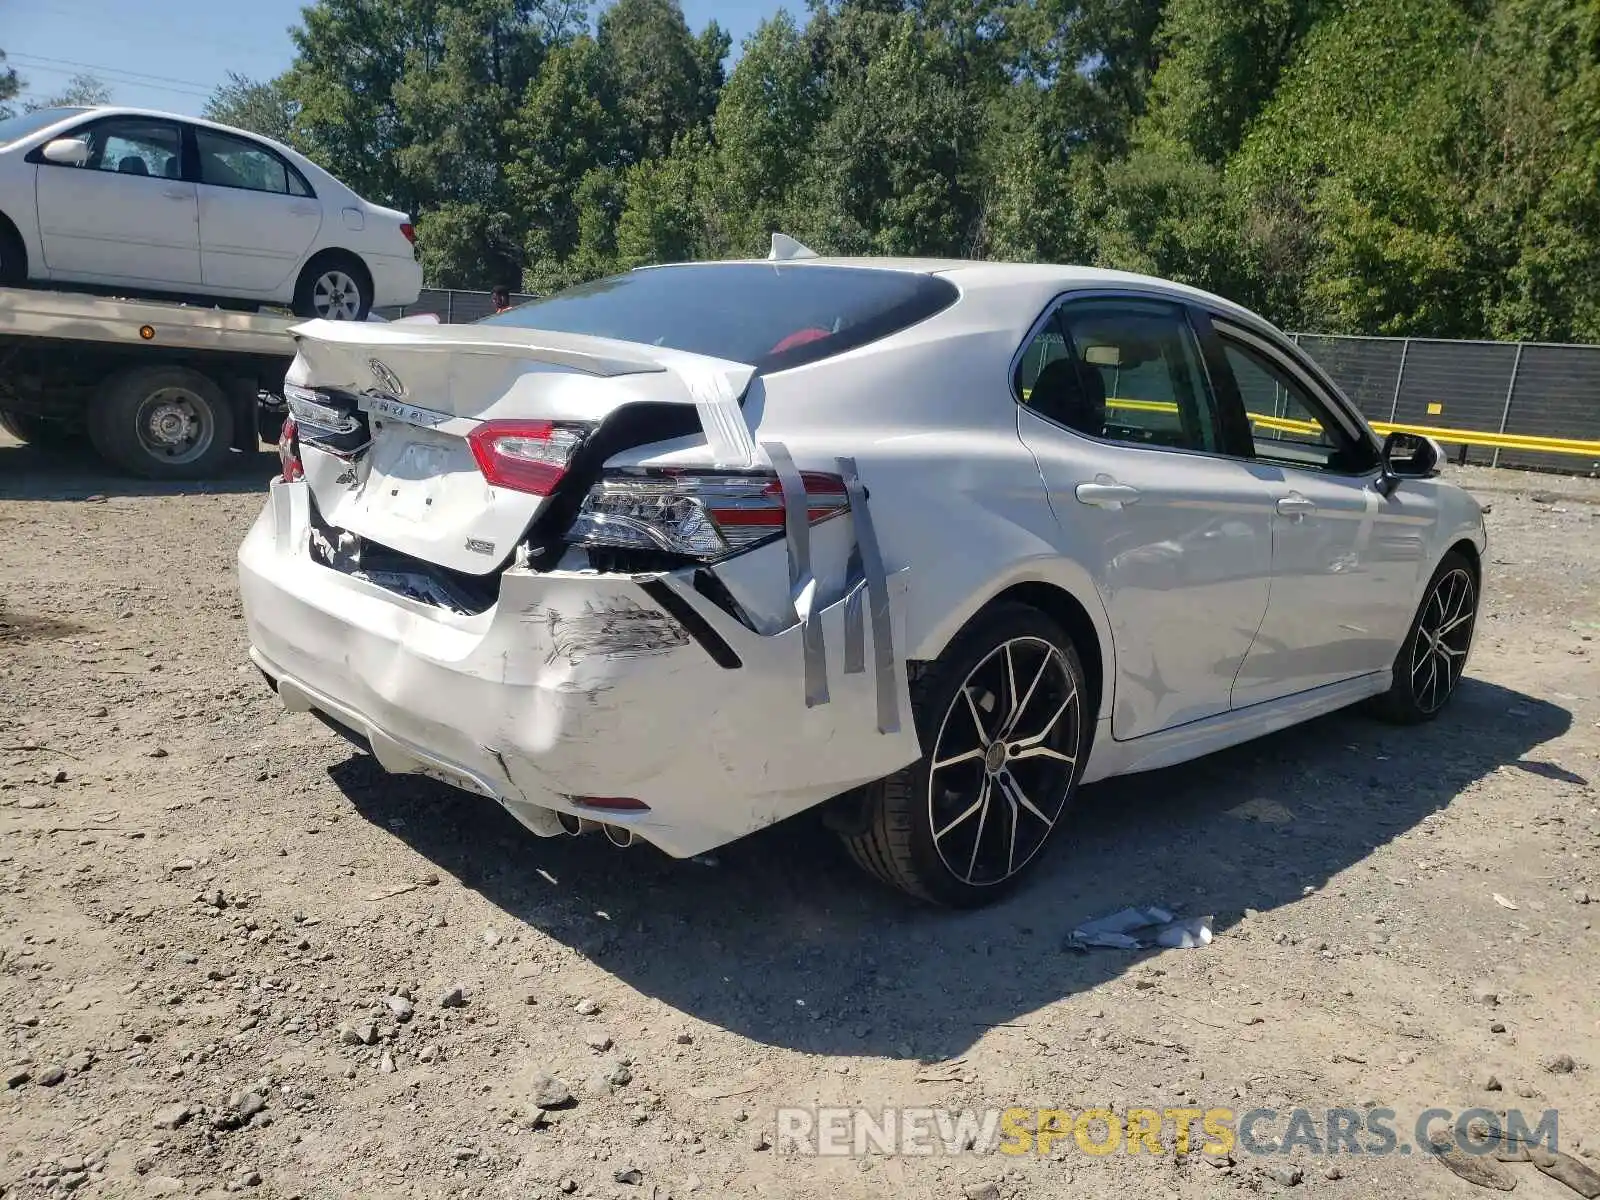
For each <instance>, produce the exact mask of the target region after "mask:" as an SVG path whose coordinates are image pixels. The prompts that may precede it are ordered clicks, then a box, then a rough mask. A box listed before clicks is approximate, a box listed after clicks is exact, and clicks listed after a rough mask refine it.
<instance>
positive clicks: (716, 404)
mask: <svg viewBox="0 0 1600 1200" xmlns="http://www.w3.org/2000/svg"><path fill="white" fill-rule="evenodd" d="M673 369H674V370H676V371H677V373H678V378H680V379H682V380H683V383H684V386H685V387H687V388H688V389H689V394H690V395H691V396H693V397H694V403H695V410H696V411H697V412H698V413H699V414H700V424H701V426H702V427H704V429H705V431H706V443H707V444H708V445H709V446H710V447H711V455H712V458H713V459H714V463H713V465H715V466H716V467H719V468H722V467H736V468H738V469H740V470H749V469H750V468H751V467H754V466H756V465H757V461H758V460H757V455H756V439H755V438H754V437H753V436H752V435H751V433H750V423H749V422H748V421H746V420H745V419H744V410H743V409H742V408H740V407H739V391H738V390H736V389H735V387H734V382H733V380H731V379H729V378H728V376H727V374H726V373H725V372H723V371H719V370H717V369H716V368H714V367H704V366H700V365H699V364H687V363H680V364H674V366H673Z"/></svg>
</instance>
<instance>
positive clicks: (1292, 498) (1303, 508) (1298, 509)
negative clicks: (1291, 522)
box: [1278, 492, 1317, 517]
mask: <svg viewBox="0 0 1600 1200" xmlns="http://www.w3.org/2000/svg"><path fill="white" fill-rule="evenodd" d="M1316 511H1317V502H1316V501H1315V500H1308V499H1307V498H1306V497H1304V496H1302V495H1301V494H1300V493H1299V492H1295V493H1293V494H1291V495H1288V496H1284V497H1283V498H1282V499H1280V500H1279V501H1278V515H1279V516H1284V517H1305V516H1309V515H1310V514H1312V513H1314V512H1316Z"/></svg>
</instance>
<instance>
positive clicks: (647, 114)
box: [598, 0, 726, 162]
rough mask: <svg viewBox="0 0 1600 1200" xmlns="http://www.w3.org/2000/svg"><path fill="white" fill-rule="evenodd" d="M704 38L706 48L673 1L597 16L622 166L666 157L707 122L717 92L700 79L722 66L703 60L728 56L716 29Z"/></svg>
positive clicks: (629, 3) (643, 2) (644, 2)
mask: <svg viewBox="0 0 1600 1200" xmlns="http://www.w3.org/2000/svg"><path fill="white" fill-rule="evenodd" d="M707 36H708V38H709V43H708V44H707V45H702V44H700V43H697V42H696V40H695V39H694V37H693V36H692V35H691V34H690V33H689V26H688V23H687V22H686V21H685V20H684V19H683V8H682V7H681V6H680V5H679V3H678V0H616V2H615V3H614V4H612V5H611V7H609V8H607V9H606V10H605V11H604V12H602V13H601V14H600V29H599V38H598V42H599V46H600V48H601V50H602V51H604V53H605V55H606V57H607V59H608V61H609V64H610V69H611V71H612V73H613V78H614V80H615V85H616V97H617V104H618V109H617V112H618V115H619V116H620V118H621V124H622V130H621V135H622V136H621V148H622V151H623V154H624V155H625V156H626V160H627V161H629V162H643V161H645V160H646V159H651V158H661V157H664V156H665V155H666V154H668V153H669V152H670V151H671V149H672V145H673V143H674V142H675V141H676V140H677V139H678V138H679V137H680V136H681V135H683V134H684V133H687V132H688V131H689V130H690V129H691V128H693V127H695V126H696V125H698V124H701V123H702V122H703V121H705V120H706V119H707V118H709V116H710V112H709V111H708V102H710V103H714V100H715V88H714V87H710V88H709V90H708V84H709V83H710V81H709V80H706V79H704V78H703V72H704V71H705V70H707V69H708V68H710V67H713V66H714V67H715V68H716V70H717V71H719V72H720V70H721V59H720V56H719V57H718V60H717V62H716V63H714V64H711V63H705V62H703V61H702V55H705V54H707V53H710V52H711V51H714V50H715V49H716V47H717V45H718V44H720V45H721V46H722V48H723V51H724V53H725V52H726V35H723V34H722V32H721V30H720V29H719V28H717V26H715V25H713V26H712V27H711V28H710V29H709V30H707Z"/></svg>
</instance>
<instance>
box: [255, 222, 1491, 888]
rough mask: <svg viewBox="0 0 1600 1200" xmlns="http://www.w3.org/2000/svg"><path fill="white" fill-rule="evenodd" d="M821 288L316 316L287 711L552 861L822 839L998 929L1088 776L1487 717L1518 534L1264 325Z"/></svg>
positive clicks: (1032, 285) (638, 294)
mask: <svg viewBox="0 0 1600 1200" xmlns="http://www.w3.org/2000/svg"><path fill="white" fill-rule="evenodd" d="M778 253H779V252H778V251H777V250H775V255H776V254H778ZM783 255H784V256H783V257H782V258H778V259H775V260H769V261H752V262H717V263H691V264H684V265H677V266H664V267H654V268H647V269H642V270H638V271H634V272H631V273H629V274H626V275H622V276H618V277H616V278H611V279H605V280H602V281H600V282H597V283H591V284H585V285H583V286H580V287H575V288H572V289H571V290H568V291H565V292H562V293H559V294H556V295H554V296H551V297H549V298H547V299H543V300H538V301H535V302H532V303H529V304H525V305H523V306H521V307H519V308H515V309H512V310H510V311H509V312H506V313H503V314H500V315H498V316H495V317H492V318H490V319H488V320H486V321H483V322H480V323H478V324H476V325H471V326H454V327H452V326H441V325H413V324H411V323H409V322H405V321H399V322H394V323H391V324H387V325H381V326H365V325H349V324H332V323H328V322H320V321H313V322H310V323H307V324H305V325H301V326H299V327H298V329H297V331H296V334H295V336H296V339H297V342H298V349H299V354H298V357H297V358H296V360H295V362H294V365H293V367H292V368H291V370H290V373H289V389H288V392H289V400H290V405H291V408H292V411H293V419H292V422H291V424H290V426H289V428H288V429H287V431H286V433H285V436H284V439H283V442H282V445H281V455H282V460H283V475H282V478H281V479H279V480H277V481H275V482H274V483H273V484H272V489H271V496H270V498H269V500H268V502H267V504H266V507H265V509H264V510H263V512H262V513H261V515H260V517H259V519H258V520H257V522H256V524H255V526H254V527H253V528H252V530H251V531H250V533H249V535H248V537H247V539H246V541H245V543H244V545H243V547H242V549H241V551H240V554H239V565H240V581H241V586H242V589H243V597H244V606H245V616H246V619H247V622H248V627H249V636H250V641H251V650H250V654H251V657H252V659H253V660H254V661H255V663H256V664H257V665H258V666H259V667H260V669H261V670H262V671H263V672H264V673H265V675H266V676H267V677H268V679H269V680H270V682H271V684H272V686H274V687H275V688H276V690H277V692H278V695H279V696H280V697H281V699H282V702H283V703H284V704H285V705H286V706H287V707H288V708H289V709H291V710H296V711H309V712H314V713H317V714H319V715H321V716H322V717H324V718H325V719H327V720H329V721H330V722H332V723H333V724H334V725H336V726H338V727H342V728H343V729H345V730H347V731H350V732H351V733H352V734H354V735H356V740H357V741H358V743H363V744H365V745H367V746H369V747H370V750H371V752H372V754H373V755H375V757H376V758H377V760H378V761H379V762H380V763H381V764H382V765H383V766H384V767H386V768H387V769H388V770H390V771H395V772H420V773H422V774H425V775H429V776H432V777H434V778H436V779H440V780H443V781H445V782H447V783H450V784H453V785H455V786H457V787H459V788H462V789H465V790H466V791H469V792H476V793H479V794H481V795H483V796H487V797H491V798H493V799H494V800H496V801H498V802H499V803H500V804H502V805H504V806H505V807H506V808H507V809H508V810H509V811H510V812H512V813H513V814H515V816H516V817H517V818H518V819H519V820H520V821H522V823H523V824H525V825H526V826H528V827H529V828H530V829H532V830H533V831H534V832H535V833H539V834H547V835H553V834H558V833H561V832H562V831H566V832H568V833H575V832H584V831H588V830H591V829H593V830H599V831H602V832H603V833H605V834H606V835H607V836H609V837H610V838H611V839H612V840H613V841H615V842H617V843H619V844H627V843H629V842H631V841H633V840H635V839H642V840H644V841H647V842H650V843H653V844H654V845H656V846H658V847H660V848H661V849H662V850H664V851H666V852H667V853H669V854H671V855H676V856H688V855H693V854H698V853H700V852H702V851H706V850H709V849H711V848H712V847H715V846H718V845H720V844H722V843H725V842H728V841H731V840H733V839H735V838H738V837H740V836H742V835H744V834H747V833H750V832H751V831H753V830H756V829H759V828H761V827H763V826H766V825H770V824H772V823H774V822H777V821H781V820H783V819H785V818H787V817H790V816H792V815H794V814H796V813H799V812H801V811H802V810H805V809H811V808H814V807H818V806H822V808H823V811H824V813H825V816H826V819H827V820H828V822H829V824H830V825H832V826H833V827H834V828H835V829H837V830H838V831H839V832H840V834H841V835H842V836H843V838H844V840H845V842H846V843H847V845H848V846H849V848H850V850H851V851H852V853H853V854H854V856H855V857H856V858H857V859H858V860H859V861H860V862H861V864H862V865H863V866H865V867H866V868H868V869H869V870H870V871H872V872H874V873H875V874H877V875H879V876H881V877H882V878H883V879H885V880H887V881H888V882H890V883H892V884H895V885H898V886H899V887H901V888H903V889H905V890H906V891H908V892H911V893H913V894H915V895H917V896H920V897H923V898H926V899H930V900H934V901H938V902H942V903H946V904H953V905H971V904H978V903H982V902H984V901H986V900H988V899H991V898H993V897H995V896H998V895H1000V894H1002V893H1003V892H1005V890H1006V889H1007V888H1008V887H1009V886H1010V885H1012V884H1014V883H1015V882H1016V881H1017V879H1018V878H1019V877H1020V876H1021V874H1022V873H1023V872H1024V871H1025V869H1027V868H1028V867H1029V866H1030V864H1032V863H1034V862H1036V861H1037V860H1038V858H1039V856H1040V852H1041V850H1042V849H1043V848H1044V846H1045V844H1046V843H1047V841H1049V839H1050V837H1051V835H1052V833H1054V832H1056V830H1058V829H1064V831H1065V836H1066V837H1070V832H1071V826H1072V806H1073V798H1074V796H1075V795H1076V793H1077V791H1078V788H1079V787H1080V786H1081V785H1082V784H1084V783H1086V782H1089V781H1092V780H1096V779H1103V778H1106V777H1108V776H1112V775H1120V774H1125V773H1128V772H1133V771H1141V770H1146V769H1149V768H1154V767H1161V766H1167V765H1169V764H1173V763H1178V762H1182V761H1184V760H1186V759H1190V758H1193V757H1195V756H1197V755H1201V754H1205V753H1208V752H1210V751H1213V750H1216V749H1218V748H1220V747H1224V746H1228V745H1231V744H1233V743H1236V742H1240V741H1244V740H1246V739H1248V738H1253V737H1257V736H1259V735H1262V734H1265V733H1269V732H1271V731H1273V730H1277V729H1281V728H1283V727H1285V726H1287V725H1291V724H1294V723H1296V722H1299V721H1304V720H1307V719H1308V718H1311V717H1315V716H1318V715H1319V714H1322V713H1327V712H1331V711H1333V710H1335V709H1338V708H1342V707H1344V706H1346V705H1350V704H1354V703H1356V702H1358V701H1372V702H1373V705H1374V707H1375V708H1376V709H1378V710H1379V712H1380V713H1383V714H1386V715H1388V716H1389V717H1391V718H1393V719H1396V720H1399V721H1404V722H1416V721H1423V720H1427V719H1429V718H1431V717H1433V716H1435V715H1436V714H1437V713H1438V712H1439V711H1440V709H1441V708H1442V707H1443V706H1444V705H1445V703H1446V702H1447V701H1448V700H1449V698H1450V696H1451V693H1452V692H1453V691H1454V689H1455V688H1456V686H1457V684H1458V682H1459V681H1460V678H1461V672H1462V668H1463V666H1464V664H1465V662H1466V658H1467V653H1468V650H1469V648H1470V646H1471V643H1472V633H1473V624H1474V619H1475V614H1476V612H1477V606H1478V598H1479V595H1480V589H1481V578H1482V562H1483V552H1484V543H1485V533H1484V526H1483V517H1482V512H1481V510H1480V509H1479V506H1478V505H1477V504H1476V503H1475V502H1474V501H1473V500H1472V499H1471V498H1470V497H1469V496H1468V495H1467V494H1466V493H1464V492H1462V491H1460V490H1458V489H1457V488H1455V487H1453V486H1451V485H1449V484H1446V483H1444V482H1442V481H1441V480H1440V479H1438V478H1437V477H1436V476H1437V470H1438V459H1439V450H1438V447H1437V446H1436V445H1434V444H1433V443H1431V442H1429V441H1426V440H1422V439H1415V438H1407V437H1405V436H1403V435H1399V434H1395V435H1391V436H1390V438H1389V439H1388V440H1387V441H1385V442H1380V441H1379V439H1378V438H1377V437H1376V436H1375V435H1374V434H1373V432H1372V431H1371V429H1370V428H1369V427H1368V426H1367V425H1366V424H1365V423H1364V422H1363V420H1362V418H1361V416H1360V415H1359V413H1358V412H1357V411H1356V410H1355V408H1353V407H1352V406H1351V404H1350V402H1349V401H1348V400H1347V399H1346V398H1345V397H1344V396H1343V395H1341V394H1340V392H1339V389H1338V388H1337V387H1336V386H1335V385H1334V384H1333V383H1332V382H1331V381H1330V380H1329V379H1328V377H1327V376H1326V375H1325V374H1324V373H1323V372H1322V371H1320V370H1319V369H1318V368H1317V366H1316V364H1315V363H1313V362H1312V361H1311V360H1310V359H1308V358H1307V357H1306V356H1305V355H1304V354H1303V353H1301V352H1300V351H1299V350H1298V349H1297V348H1296V347H1295V346H1294V345H1293V344H1292V343H1291V342H1290V341H1289V340H1287V339H1286V338H1285V337H1284V336H1283V335H1282V334H1280V333H1279V332H1278V331H1277V330H1275V329H1274V328H1272V327H1271V326H1270V325H1268V324H1267V323H1266V322H1265V321H1263V320H1261V319H1260V318H1259V317H1256V316H1254V315H1252V314H1251V313H1249V312H1247V311H1245V310H1244V309H1242V308H1239V307H1238V306H1236V305H1234V304H1231V303H1229V302H1228V301H1226V300H1222V299H1219V298H1218V297H1216V296H1212V295H1208V294H1205V293H1203V292H1199V291H1196V290H1193V289H1191V288H1187V287H1183V286H1180V285H1177V284H1173V283H1167V282H1163V281H1161V280H1158V279H1150V278H1145V277H1140V276H1134V275H1125V274H1117V273H1112V272H1107V271H1099V270H1089V269H1085V268H1079V267H1061V266H1023V265H1005V264H997V263H978V262H945V261H902V260H877V259H861V260H845V259H827V258H818V257H815V256H811V255H809V252H805V251H804V250H803V248H798V249H796V248H795V247H794V246H793V244H792V243H789V244H788V248H787V249H786V250H785V251H784V252H783Z"/></svg>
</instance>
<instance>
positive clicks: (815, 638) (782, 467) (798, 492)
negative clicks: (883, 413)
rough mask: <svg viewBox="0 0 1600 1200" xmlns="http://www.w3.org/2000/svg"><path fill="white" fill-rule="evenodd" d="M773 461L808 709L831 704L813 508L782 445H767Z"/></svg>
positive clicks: (798, 475) (799, 475)
mask: <svg viewBox="0 0 1600 1200" xmlns="http://www.w3.org/2000/svg"><path fill="white" fill-rule="evenodd" d="M761 448H762V449H763V450H765V451H766V452H767V457H768V458H769V459H770V460H771V461H772V469H773V470H774V471H775V472H776V473H777V476H778V486H779V487H780V488H782V489H783V528H784V533H785V535H786V536H785V539H784V540H785V541H786V542H787V543H788V547H789V590H790V593H791V594H792V595H793V597H794V615H795V616H796V617H798V618H799V619H800V642H801V645H802V647H803V648H804V652H805V671H806V707H807V708H815V707H816V706H817V705H819V704H826V703H827V702H828V654H827V650H826V648H825V647H824V645H823V641H822V622H821V621H819V620H817V614H816V601H817V581H816V578H815V577H814V576H813V575H812V574H811V505H810V497H808V496H807V495H806V481H805V479H804V478H803V477H802V476H801V474H800V472H799V471H798V470H796V469H795V465H794V459H793V458H792V457H790V455H789V451H788V449H787V448H786V447H785V446H784V445H783V443H781V442H763V443H761Z"/></svg>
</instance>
